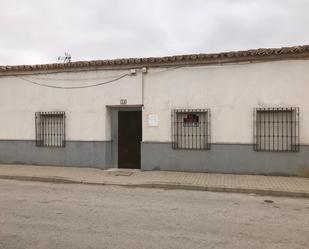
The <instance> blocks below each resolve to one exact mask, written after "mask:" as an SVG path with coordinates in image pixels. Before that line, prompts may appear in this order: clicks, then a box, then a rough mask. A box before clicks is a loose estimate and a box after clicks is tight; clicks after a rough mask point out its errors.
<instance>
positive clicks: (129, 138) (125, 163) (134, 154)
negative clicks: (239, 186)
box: [118, 111, 142, 169]
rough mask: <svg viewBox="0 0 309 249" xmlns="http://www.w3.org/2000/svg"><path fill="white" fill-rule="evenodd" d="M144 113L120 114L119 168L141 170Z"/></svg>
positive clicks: (120, 112)
mask: <svg viewBox="0 0 309 249" xmlns="http://www.w3.org/2000/svg"><path fill="white" fill-rule="evenodd" d="M141 141H142V112H141V111H119V112H118V167H119V168H129V169H140V167H141Z"/></svg>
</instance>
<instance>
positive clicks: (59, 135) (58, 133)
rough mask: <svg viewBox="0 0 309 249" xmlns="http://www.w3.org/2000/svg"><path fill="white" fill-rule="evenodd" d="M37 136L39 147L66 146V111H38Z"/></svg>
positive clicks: (36, 142) (36, 119)
mask: <svg viewBox="0 0 309 249" xmlns="http://www.w3.org/2000/svg"><path fill="white" fill-rule="evenodd" d="M35 137H36V141H35V144H36V146H38V147H65V112H36V113H35Z"/></svg>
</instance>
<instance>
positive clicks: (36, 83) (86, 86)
mask: <svg viewBox="0 0 309 249" xmlns="http://www.w3.org/2000/svg"><path fill="white" fill-rule="evenodd" d="M129 75H130V74H128V73H126V74H123V75H121V76H119V77H117V78H115V79H112V80H109V81H105V82H100V83H96V84H93V85H83V86H54V85H47V84H43V83H39V82H36V81H33V80H29V79H26V78H24V77H21V76H15V77H17V78H19V79H21V80H23V81H25V82H28V83H31V84H34V85H37V86H42V87H49V88H56V89H83V88H90V87H96V86H101V85H105V84H109V83H112V82H115V81H118V80H120V79H122V78H124V77H126V76H129Z"/></svg>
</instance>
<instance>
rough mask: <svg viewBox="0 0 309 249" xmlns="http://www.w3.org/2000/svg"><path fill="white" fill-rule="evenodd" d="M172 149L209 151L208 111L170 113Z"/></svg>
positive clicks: (174, 111)
mask: <svg viewBox="0 0 309 249" xmlns="http://www.w3.org/2000/svg"><path fill="white" fill-rule="evenodd" d="M172 148H173V149H189V150H209V149H210V110H209V109H175V110H173V111H172Z"/></svg>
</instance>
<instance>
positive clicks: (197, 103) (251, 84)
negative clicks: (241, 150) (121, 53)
mask: <svg viewBox="0 0 309 249" xmlns="http://www.w3.org/2000/svg"><path fill="white" fill-rule="evenodd" d="M308 70H309V60H291V61H277V62H265V63H245V64H234V65H227V64H224V65H215V66H198V67H182V68H175V69H172V70H171V69H168V70H164V69H162V68H161V69H150V70H149V71H148V74H147V75H146V76H145V88H144V91H145V99H144V104H145V108H144V129H143V140H144V141H163V142H164V141H171V110H172V109H174V108H210V109H211V140H212V143H244V144H248V143H252V142H253V108H255V107H272V106H278V107H287V106H296V107H300V142H301V143H302V144H309V97H308V95H309V73H308ZM149 114H158V115H159V126H158V127H149V126H148V123H147V121H148V120H147V117H148V115H149Z"/></svg>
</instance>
